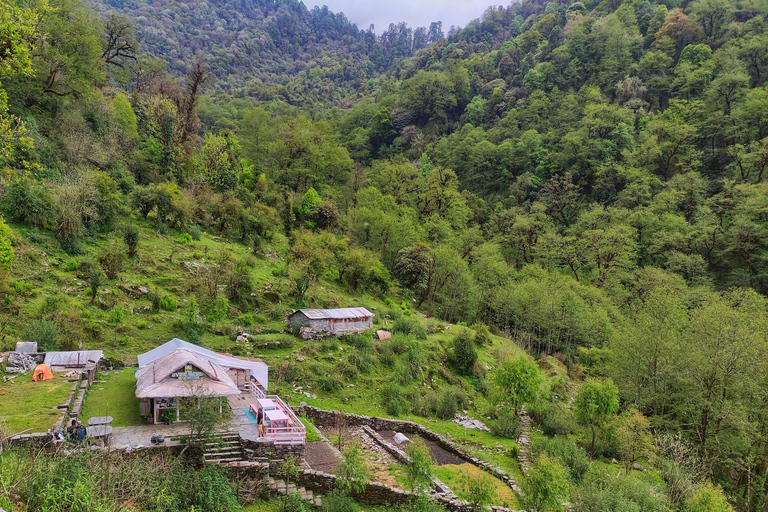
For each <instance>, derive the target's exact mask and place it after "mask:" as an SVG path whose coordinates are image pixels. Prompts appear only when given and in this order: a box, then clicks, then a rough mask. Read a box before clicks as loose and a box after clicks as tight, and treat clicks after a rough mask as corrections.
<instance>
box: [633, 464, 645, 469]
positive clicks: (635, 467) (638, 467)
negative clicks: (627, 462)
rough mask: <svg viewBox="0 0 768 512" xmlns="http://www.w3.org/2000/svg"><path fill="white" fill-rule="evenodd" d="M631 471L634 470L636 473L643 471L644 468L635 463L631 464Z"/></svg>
mask: <svg viewBox="0 0 768 512" xmlns="http://www.w3.org/2000/svg"><path fill="white" fill-rule="evenodd" d="M632 469H635V470H637V471H645V468H644V467H643V466H641V465H640V464H638V463H637V462H635V463H634V464H632Z"/></svg>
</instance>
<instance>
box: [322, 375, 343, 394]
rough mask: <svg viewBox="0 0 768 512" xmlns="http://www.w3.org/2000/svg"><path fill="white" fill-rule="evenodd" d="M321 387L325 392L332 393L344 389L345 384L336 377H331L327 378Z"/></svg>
mask: <svg viewBox="0 0 768 512" xmlns="http://www.w3.org/2000/svg"><path fill="white" fill-rule="evenodd" d="M320 387H321V388H322V390H323V391H327V392H328V393H332V392H334V391H339V390H340V389H341V388H343V387H344V383H343V382H342V381H341V379H340V378H339V377H338V376H336V375H329V376H328V377H325V378H324V379H323V380H322V381H321V382H320Z"/></svg>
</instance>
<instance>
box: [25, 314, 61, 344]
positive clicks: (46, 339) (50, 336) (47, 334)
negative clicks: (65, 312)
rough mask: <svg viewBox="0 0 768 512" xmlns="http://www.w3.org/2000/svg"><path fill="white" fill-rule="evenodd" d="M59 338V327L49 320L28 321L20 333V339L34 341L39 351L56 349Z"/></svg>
mask: <svg viewBox="0 0 768 512" xmlns="http://www.w3.org/2000/svg"><path fill="white" fill-rule="evenodd" d="M60 337H61V333H60V332H59V326H58V325H56V323H55V322H52V321H51V320H30V321H28V322H27V323H26V325H25V327H24V330H23V331H22V338H24V339H25V340H26V341H36V342H37V343H38V345H39V350H43V349H45V350H50V349H52V348H56V346H57V343H58V342H59V338H60Z"/></svg>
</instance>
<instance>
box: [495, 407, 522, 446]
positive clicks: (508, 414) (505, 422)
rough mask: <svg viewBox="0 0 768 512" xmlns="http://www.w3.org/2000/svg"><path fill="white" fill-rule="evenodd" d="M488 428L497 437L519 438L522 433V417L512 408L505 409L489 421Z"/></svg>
mask: <svg viewBox="0 0 768 512" xmlns="http://www.w3.org/2000/svg"><path fill="white" fill-rule="evenodd" d="M488 428H490V429H491V434H493V435H494V436H496V437H505V438H507V439H517V436H519V435H520V418H519V417H518V416H517V414H515V411H513V410H512V409H503V410H502V412H501V414H499V415H498V417H497V418H496V419H495V420H492V421H489V422H488Z"/></svg>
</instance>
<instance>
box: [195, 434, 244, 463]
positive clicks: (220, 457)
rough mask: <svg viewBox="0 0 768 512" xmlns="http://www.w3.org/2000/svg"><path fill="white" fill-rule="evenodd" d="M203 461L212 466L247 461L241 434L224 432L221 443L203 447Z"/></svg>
mask: <svg viewBox="0 0 768 512" xmlns="http://www.w3.org/2000/svg"><path fill="white" fill-rule="evenodd" d="M203 460H204V461H205V462H210V463H212V464H227V463H229V462H238V461H242V460H245V458H244V457H243V446H242V444H241V443H240V434H238V433H237V432H223V433H222V434H221V438H220V441H219V442H213V443H208V444H206V445H205V446H203Z"/></svg>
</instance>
